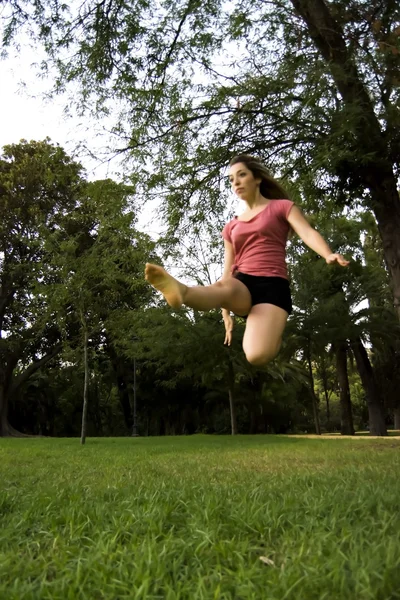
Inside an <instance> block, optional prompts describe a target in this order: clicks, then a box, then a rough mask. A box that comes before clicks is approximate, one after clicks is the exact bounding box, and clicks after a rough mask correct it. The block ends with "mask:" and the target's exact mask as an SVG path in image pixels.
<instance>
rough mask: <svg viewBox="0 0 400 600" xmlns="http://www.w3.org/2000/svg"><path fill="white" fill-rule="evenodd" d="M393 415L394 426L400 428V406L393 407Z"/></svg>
mask: <svg viewBox="0 0 400 600" xmlns="http://www.w3.org/2000/svg"><path fill="white" fill-rule="evenodd" d="M393 415H394V428H395V429H397V430H398V429H400V406H396V408H394V409H393Z"/></svg>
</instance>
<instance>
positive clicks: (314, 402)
mask: <svg viewBox="0 0 400 600" xmlns="http://www.w3.org/2000/svg"><path fill="white" fill-rule="evenodd" d="M307 365H308V376H309V378H310V391H311V398H312V405H313V414H314V424H315V433H316V434H317V435H321V426H320V422H319V414H318V401H317V396H316V394H315V387H314V375H313V372H312V363H311V351H310V346H309V344H308V345H307Z"/></svg>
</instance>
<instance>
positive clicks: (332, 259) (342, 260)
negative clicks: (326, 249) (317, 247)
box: [325, 254, 350, 267]
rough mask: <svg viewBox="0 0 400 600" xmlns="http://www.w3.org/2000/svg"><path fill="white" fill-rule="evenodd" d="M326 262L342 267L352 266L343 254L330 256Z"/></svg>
mask: <svg viewBox="0 0 400 600" xmlns="http://www.w3.org/2000/svg"><path fill="white" fill-rule="evenodd" d="M325 260H326V262H327V263H328V265H332V264H333V263H335V262H337V263H339V265H340V266H341V267H347V265H348V264H350V261H348V260H346V259H345V258H344V256H342V255H341V254H329V256H327V257H326V259H325Z"/></svg>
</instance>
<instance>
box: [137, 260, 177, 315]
mask: <svg viewBox="0 0 400 600" xmlns="http://www.w3.org/2000/svg"><path fill="white" fill-rule="evenodd" d="M144 276H145V279H146V281H148V282H149V283H151V285H152V286H153V287H154V288H156V290H158V291H159V292H161V293H162V295H163V296H164V298H165V300H166V301H167V302H168V304H169V305H170V306H171V307H172V308H180V307H181V306H182V303H183V296H184V294H185V291H186V285H184V284H183V283H180V282H179V281H177V280H176V279H174V277H172V275H170V274H169V273H167V271H166V270H165V269H163V268H162V267H159V266H158V265H153V264H151V263H146V268H145V271H144Z"/></svg>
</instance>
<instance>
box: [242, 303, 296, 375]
mask: <svg viewBox="0 0 400 600" xmlns="http://www.w3.org/2000/svg"><path fill="white" fill-rule="evenodd" d="M287 318H288V313H287V312H286V310H283V308H279V306H275V305H274V304H256V305H255V306H253V307H252V309H251V311H250V313H249V315H248V317H247V322H246V330H245V332H244V336H243V350H244V353H245V354H246V358H247V360H248V361H249V362H250V363H251V364H253V365H266V364H267V363H269V362H270V361H271V360H273V359H274V358H275V356H276V355H277V354H278V352H279V349H280V347H281V343H282V334H283V331H284V329H285V326H286V321H287Z"/></svg>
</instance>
